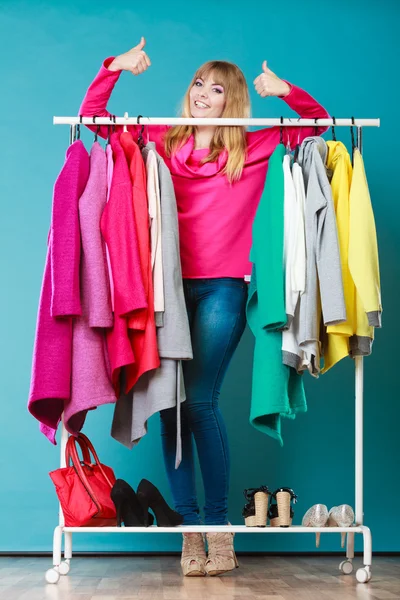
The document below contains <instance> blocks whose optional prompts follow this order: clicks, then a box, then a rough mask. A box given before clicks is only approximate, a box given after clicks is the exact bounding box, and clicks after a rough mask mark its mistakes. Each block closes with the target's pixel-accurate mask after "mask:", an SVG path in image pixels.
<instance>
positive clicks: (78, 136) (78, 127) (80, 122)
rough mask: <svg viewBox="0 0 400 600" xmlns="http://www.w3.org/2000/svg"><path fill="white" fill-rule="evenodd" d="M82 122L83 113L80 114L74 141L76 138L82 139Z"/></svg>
mask: <svg viewBox="0 0 400 600" xmlns="http://www.w3.org/2000/svg"><path fill="white" fill-rule="evenodd" d="M81 124H82V115H79V123H78V125H77V126H76V127H75V131H74V139H73V140H72V141H73V142H76V140H80V139H81Z"/></svg>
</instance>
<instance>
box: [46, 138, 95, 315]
mask: <svg viewBox="0 0 400 600" xmlns="http://www.w3.org/2000/svg"><path fill="white" fill-rule="evenodd" d="M88 177H89V155H88V153H87V152H86V149H85V147H84V145H83V143H82V142H81V141H80V140H78V141H77V142H75V143H74V144H72V145H71V146H70V147H69V148H68V150H67V160H66V164H65V166H64V169H63V170H62V172H61V173H60V175H59V177H58V178H57V181H56V183H55V185H54V198H53V209H52V219H51V221H52V222H51V243H50V253H51V284H52V288H51V289H52V292H51V308H50V313H51V316H52V317H67V316H71V317H73V316H79V315H81V314H82V308H81V301H80V273H79V265H80V253H81V237H80V228H79V215H78V202H79V198H80V196H81V195H82V194H83V191H84V189H85V187H86V183H87V180H88Z"/></svg>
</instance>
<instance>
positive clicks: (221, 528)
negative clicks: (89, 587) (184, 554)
mask: <svg viewBox="0 0 400 600" xmlns="http://www.w3.org/2000/svg"><path fill="white" fill-rule="evenodd" d="M363 529H364V527H362V526H358V527H300V526H291V527H246V525H185V526H184V527H182V526H180V527H157V526H156V525H151V527H63V531H64V532H66V533H193V532H202V533H206V532H208V533H216V532H223V533H226V532H228V531H230V532H234V533H363Z"/></svg>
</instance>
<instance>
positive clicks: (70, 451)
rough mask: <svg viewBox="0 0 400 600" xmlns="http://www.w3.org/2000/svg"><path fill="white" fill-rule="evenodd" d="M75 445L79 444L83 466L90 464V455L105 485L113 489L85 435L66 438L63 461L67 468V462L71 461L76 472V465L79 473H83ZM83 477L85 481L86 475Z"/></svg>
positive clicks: (80, 434)
mask: <svg viewBox="0 0 400 600" xmlns="http://www.w3.org/2000/svg"><path fill="white" fill-rule="evenodd" d="M77 443H78V444H79V446H80V448H81V450H82V456H83V462H84V463H85V464H87V465H88V466H90V464H91V462H90V453H92V456H93V458H94V462H95V464H96V465H97V466H98V468H99V470H100V472H101V474H102V476H103V477H104V479H105V480H106V481H107V483H108V485H109V486H110V489H111V488H112V487H113V483H112V482H111V481H110V479H109V478H108V476H107V474H106V472H105V471H104V469H103V465H102V464H101V462H100V460H99V457H98V456H97V452H96V450H95V449H94V446H93V444H92V442H91V441H90V440H89V438H88V437H87V436H86V435H85V434H83V433H79V434H78V437H75V436H70V437H69V438H68V442H67V446H66V448H65V459H66V464H67V466H68V464H69V460H70V459H71V460H72V464H73V465H74V467H75V468H76V470H77V471H78V465H79V467H80V471H81V472H82V473H83V474H84V471H83V469H82V464H81V461H80V459H79V456H78V452H77V449H76V444H77ZM84 477H85V479H87V478H86V475H84ZM82 483H83V480H82ZM88 485H89V482H88Z"/></svg>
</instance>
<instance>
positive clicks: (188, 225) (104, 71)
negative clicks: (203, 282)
mask: <svg viewBox="0 0 400 600" xmlns="http://www.w3.org/2000/svg"><path fill="white" fill-rule="evenodd" d="M112 60H113V58H112V57H111V58H108V59H106V60H105V61H104V63H103V65H102V67H101V68H100V71H99V73H98V74H97V76H96V78H95V79H94V81H93V83H92V84H91V85H90V87H89V89H88V91H87V93H86V96H85V98H84V100H83V102H82V105H81V107H80V109H79V114H82V115H84V116H92V115H98V116H109V115H110V113H109V112H108V111H107V109H106V106H107V102H108V100H109V98H110V96H111V92H112V90H113V88H114V85H115V83H116V82H117V80H118V78H119V76H120V74H121V71H109V70H108V68H107V67H108V65H109V64H110V63H111V62H112ZM283 100H284V101H285V102H286V104H287V105H288V106H289V107H290V108H292V109H293V110H295V111H296V112H297V113H298V114H299V115H300V116H301V117H303V118H316V117H319V118H328V117H329V115H328V113H327V112H326V110H325V109H324V108H323V107H322V106H321V105H320V104H318V102H316V100H314V98H312V97H311V96H310V95H309V94H307V92H305V91H304V90H302V89H301V88H299V87H297V86H295V85H292V86H291V90H290V92H289V94H288V95H287V96H286V97H285V98H283ZM90 128H91V129H95V128H96V127H94V128H93V127H90ZM128 129H129V130H130V131H132V133H133V134H134V135H137V134H138V131H139V130H140V127H138V126H130V127H128ZM167 129H169V126H163V125H150V126H149V127H146V131H147V136H148V139H150V140H151V141H152V142H155V144H156V148H157V151H158V152H159V154H160V155H161V156H162V157H163V159H164V161H165V163H166V165H167V167H168V168H169V170H170V171H171V175H172V180H173V183H174V188H175V194H176V200H177V205H178V219H179V235H180V253H181V262H182V275H183V277H184V278H185V277H186V278H202V277H244V276H245V275H249V274H250V273H251V263H250V261H249V253H250V247H251V231H252V223H253V220H254V216H255V213H256V209H257V205H258V202H259V200H260V198H261V194H262V192H263V189H264V182H265V177H266V173H267V168H268V160H269V157H270V156H271V154H272V153H273V151H274V149H275V147H276V146H277V144H278V143H279V133H280V132H279V127H272V128H269V129H260V130H258V131H252V132H247V133H246V137H247V150H248V152H247V158H246V162H245V165H244V169H243V173H242V177H241V179H240V180H239V181H238V182H236V183H234V184H233V185H232V186H231V185H230V184H229V182H228V180H227V177H226V175H223V174H222V173H221V171H222V169H223V167H224V165H225V163H226V159H227V155H226V152H223V153H221V154H220V156H219V158H218V161H217V162H214V163H207V164H205V165H202V166H200V165H199V160H200V159H201V158H203V157H204V155H205V154H207V152H208V151H207V149H206V150H204V149H201V150H194V151H193V146H194V138H193V136H192V137H191V138H190V139H189V140H188V141H187V143H186V144H185V145H184V146H183V147H182V148H181V149H180V150H179V151H178V152H177V153H176V154H175V155H174V156H173V157H172V159H169V158H168V157H167V156H166V155H165V151H164V144H163V141H162V138H163V134H164V133H165V131H166V130H167ZM324 131H326V128H323V127H319V128H318V130H317V133H318V135H320V134H322V133H323V132H324ZM314 133H315V128H314V127H304V128H302V129H301V130H299V128H296V127H287V128H285V131H284V142H285V143H286V141H287V140H288V139H289V141H290V145H291V147H292V148H294V147H295V145H296V144H297V143H301V142H302V140H303V139H304V138H305V137H307V136H309V135H314ZM107 134H108V129H107V126H103V127H102V128H101V135H102V136H104V137H106V136H107Z"/></svg>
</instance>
